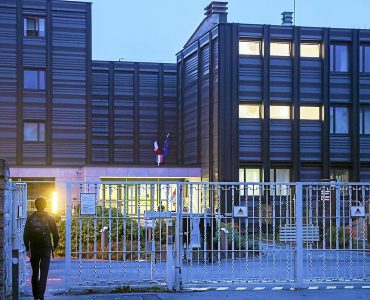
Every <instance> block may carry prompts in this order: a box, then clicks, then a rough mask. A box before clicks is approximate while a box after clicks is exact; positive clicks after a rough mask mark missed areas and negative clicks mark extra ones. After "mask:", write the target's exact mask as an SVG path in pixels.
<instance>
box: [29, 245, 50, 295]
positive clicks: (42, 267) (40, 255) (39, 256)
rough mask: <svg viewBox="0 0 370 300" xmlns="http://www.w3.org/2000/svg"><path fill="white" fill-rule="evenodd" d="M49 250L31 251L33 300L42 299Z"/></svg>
mask: <svg viewBox="0 0 370 300" xmlns="http://www.w3.org/2000/svg"><path fill="white" fill-rule="evenodd" d="M50 254H51V249H50V248H42V249H31V266H32V280H31V282H32V294H33V297H34V298H35V299H44V294H45V289H46V281H47V279H48V272H49V264H50Z"/></svg>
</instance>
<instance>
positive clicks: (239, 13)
mask: <svg viewBox="0 0 370 300" xmlns="http://www.w3.org/2000/svg"><path fill="white" fill-rule="evenodd" d="M70 1H74V0H70ZM82 1H84V0H82ZM85 2H92V3H93V6H92V11H93V14H92V15H93V21H92V25H93V59H96V60H118V59H120V58H123V59H124V60H125V61H152V62H175V54H176V53H177V52H178V51H179V50H181V48H182V47H183V45H184V44H185V42H186V41H187V39H188V38H189V37H190V35H191V34H192V33H193V32H194V30H195V29H196V27H197V26H198V25H199V23H200V22H201V21H202V20H203V17H204V15H203V13H204V11H203V9H204V7H206V6H207V5H208V4H209V3H210V2H211V0H132V1H131V0H90V1H85ZM293 2H294V1H293V0H258V1H252V0H229V5H228V7H229V15H228V20H229V22H234V23H249V24H255V23H257V24H280V23H281V12H283V11H293ZM369 12H370V1H369V0H296V25H301V26H316V27H320V26H323V27H345V28H365V27H366V28H369V27H370V17H369Z"/></svg>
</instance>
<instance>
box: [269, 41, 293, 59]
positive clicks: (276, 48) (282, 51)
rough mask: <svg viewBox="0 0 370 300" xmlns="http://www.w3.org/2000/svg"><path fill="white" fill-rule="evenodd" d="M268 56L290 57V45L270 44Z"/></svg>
mask: <svg viewBox="0 0 370 300" xmlns="http://www.w3.org/2000/svg"><path fill="white" fill-rule="evenodd" d="M270 55H272V56H290V43H271V44H270Z"/></svg>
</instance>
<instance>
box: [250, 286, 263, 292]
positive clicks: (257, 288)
mask: <svg viewBox="0 0 370 300" xmlns="http://www.w3.org/2000/svg"><path fill="white" fill-rule="evenodd" d="M264 289H265V287H264V286H258V287H255V288H254V289H253V290H254V291H263V290H264Z"/></svg>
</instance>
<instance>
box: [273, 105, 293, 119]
mask: <svg viewBox="0 0 370 300" xmlns="http://www.w3.org/2000/svg"><path fill="white" fill-rule="evenodd" d="M270 119H283V120H288V119H290V106H281V105H279V106H270Z"/></svg>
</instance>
